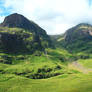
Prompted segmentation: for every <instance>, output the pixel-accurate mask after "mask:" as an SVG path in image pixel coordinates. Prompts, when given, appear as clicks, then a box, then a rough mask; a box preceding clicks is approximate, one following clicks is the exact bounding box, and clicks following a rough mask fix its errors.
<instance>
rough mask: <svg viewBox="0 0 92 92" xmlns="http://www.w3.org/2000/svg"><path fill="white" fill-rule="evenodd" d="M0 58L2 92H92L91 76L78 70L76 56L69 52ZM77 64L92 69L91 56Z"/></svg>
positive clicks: (56, 51)
mask: <svg viewBox="0 0 92 92" xmlns="http://www.w3.org/2000/svg"><path fill="white" fill-rule="evenodd" d="M78 55H79V56H80V55H81V54H78ZM78 55H77V56H78ZM0 56H1V59H0V92H47V90H48V92H91V91H92V88H91V87H92V73H91V72H88V73H84V72H83V71H82V69H81V68H79V67H76V66H75V64H73V62H74V59H75V56H74V55H73V54H70V53H69V52H67V51H66V50H63V49H47V50H46V53H45V54H44V53H42V55H41V56H36V55H35V54H33V55H30V54H24V55H23V54H19V55H18V54H17V55H15V54H4V53H1V54H0ZM4 56H5V57H9V59H10V60H11V63H9V64H7V63H6V62H4V61H7V62H9V61H10V60H7V58H5V57H4ZM79 56H78V57H79ZM2 61H3V62H2ZM77 61H78V63H79V64H81V65H82V66H83V67H86V68H92V67H91V56H90V57H89V59H85V60H84V59H80V58H79V59H77ZM86 61H88V63H87V62H86ZM89 65H90V66H89ZM77 68H78V69H77Z"/></svg>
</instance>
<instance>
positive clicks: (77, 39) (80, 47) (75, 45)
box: [56, 23, 92, 53]
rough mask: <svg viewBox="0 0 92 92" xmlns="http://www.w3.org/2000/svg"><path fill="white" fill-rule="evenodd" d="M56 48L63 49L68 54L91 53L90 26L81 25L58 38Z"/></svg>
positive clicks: (91, 31) (91, 36)
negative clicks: (67, 51) (68, 52)
mask: <svg viewBox="0 0 92 92" xmlns="http://www.w3.org/2000/svg"><path fill="white" fill-rule="evenodd" d="M56 41H57V47H64V48H66V49H67V50H69V51H70V52H82V51H83V52H90V53H91V52H92V48H91V46H92V25H90V24H86V23H81V24H78V25H77V26H75V27H72V28H70V29H69V30H67V31H66V32H65V33H64V34H63V35H61V37H60V36H59V37H58V39H56Z"/></svg>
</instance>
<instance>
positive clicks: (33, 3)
mask: <svg viewBox="0 0 92 92" xmlns="http://www.w3.org/2000/svg"><path fill="white" fill-rule="evenodd" d="M3 7H4V8H6V9H9V8H11V11H9V13H14V12H17V13H20V14H23V15H24V16H26V17H27V18H29V19H30V20H33V21H35V22H36V23H37V24H39V25H40V26H41V27H42V28H44V29H45V30H46V31H47V33H48V34H60V33H64V32H65V31H66V30H67V29H68V28H70V27H72V26H74V25H76V24H78V23H81V22H87V23H91V24H92V21H91V20H92V12H91V11H92V0H38V1H37V0H13V1H12V2H11V0H4V4H3ZM3 12H4V11H3Z"/></svg>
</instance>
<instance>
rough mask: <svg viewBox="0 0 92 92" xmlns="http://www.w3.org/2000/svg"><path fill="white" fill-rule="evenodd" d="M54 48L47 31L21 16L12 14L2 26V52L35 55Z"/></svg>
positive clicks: (0, 28)
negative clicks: (34, 53) (36, 52)
mask: <svg viewBox="0 0 92 92" xmlns="http://www.w3.org/2000/svg"><path fill="white" fill-rule="evenodd" d="M48 47H52V42H51V39H50V37H49V36H48V35H47V34H46V32H45V30H43V29H42V28H41V27H39V26H38V25H37V24H35V23H34V22H32V21H29V20H28V19H27V18H25V17H24V16H22V15H20V14H16V13H15V14H12V15H9V16H7V17H6V18H5V20H4V22H3V23H1V24H0V51H1V52H7V53H23V52H25V53H26V52H29V53H33V52H35V51H38V52H39V51H45V48H48Z"/></svg>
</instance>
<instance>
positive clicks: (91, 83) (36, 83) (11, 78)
mask: <svg viewBox="0 0 92 92" xmlns="http://www.w3.org/2000/svg"><path fill="white" fill-rule="evenodd" d="M91 77H92V74H89V75H84V74H81V75H80V74H71V75H60V76H57V77H53V78H49V79H42V80H33V79H27V78H24V77H20V76H15V75H1V76H0V92H47V91H48V92H92V78H91Z"/></svg>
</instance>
